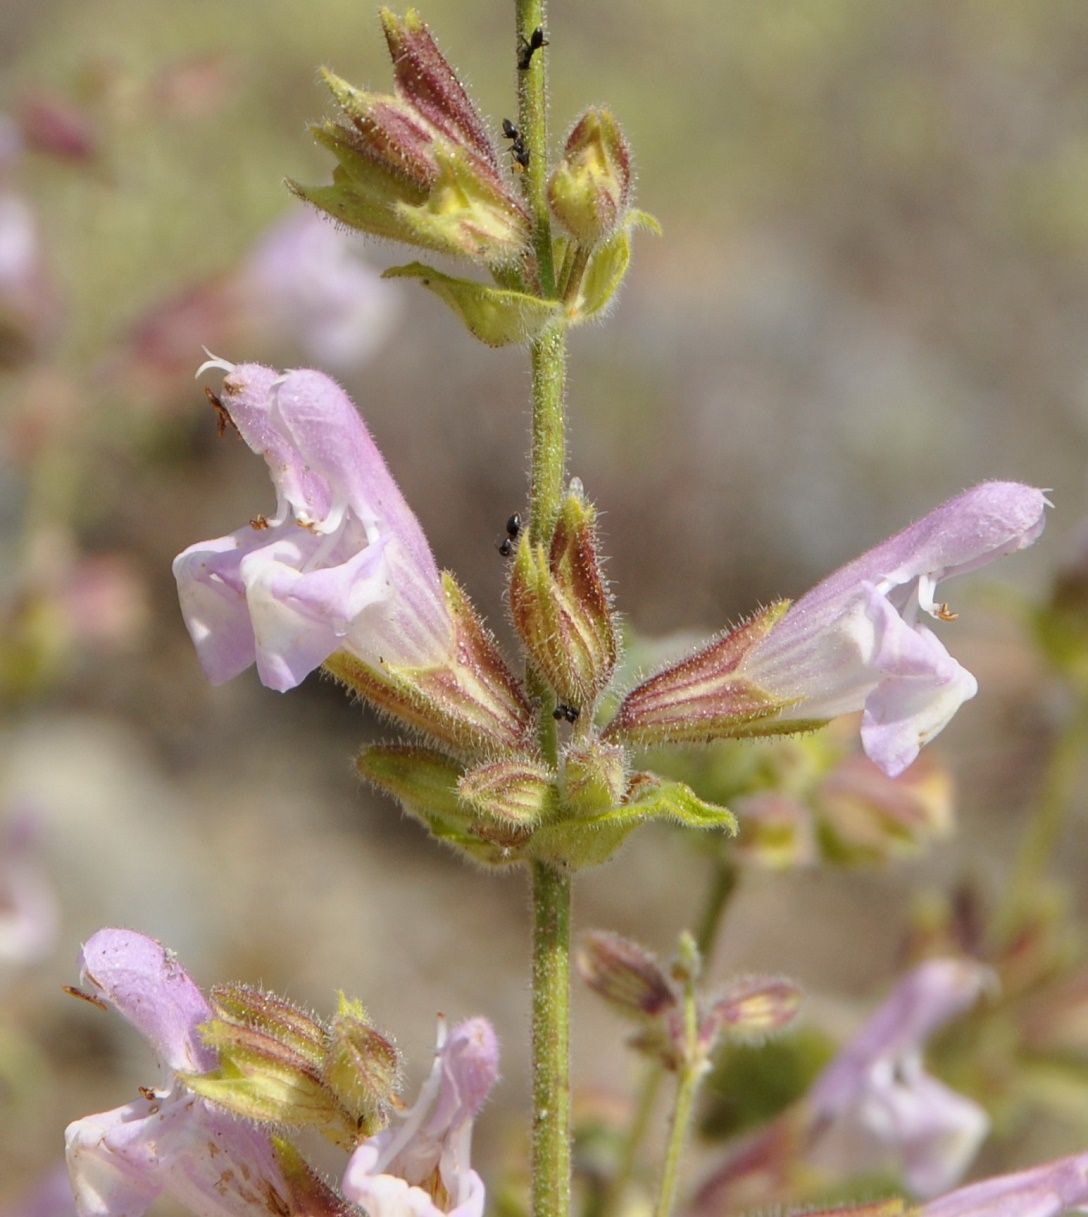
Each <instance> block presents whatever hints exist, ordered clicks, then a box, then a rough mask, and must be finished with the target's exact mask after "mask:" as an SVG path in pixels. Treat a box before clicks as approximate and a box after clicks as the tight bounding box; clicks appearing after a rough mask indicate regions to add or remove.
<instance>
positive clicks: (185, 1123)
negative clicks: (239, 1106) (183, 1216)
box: [65, 930, 296, 1217]
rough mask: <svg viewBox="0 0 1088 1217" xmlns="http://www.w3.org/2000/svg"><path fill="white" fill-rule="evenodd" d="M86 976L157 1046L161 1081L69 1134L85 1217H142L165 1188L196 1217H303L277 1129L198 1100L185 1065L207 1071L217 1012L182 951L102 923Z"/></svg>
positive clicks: (94, 990) (85, 957) (87, 950)
mask: <svg viewBox="0 0 1088 1217" xmlns="http://www.w3.org/2000/svg"><path fill="white" fill-rule="evenodd" d="M81 962H82V976H81V983H82V984H83V985H84V987H85V989H86V990H87V993H88V996H90V997H92V998H94V999H95V1000H98V1001H105V1002H109V1003H111V1004H112V1005H113V1006H114V1007H115V1008H116V1009H117V1011H118V1013H120V1014H121V1015H122V1016H123V1017H124V1018H126V1019H127V1020H128V1021H129V1022H130V1023H131V1024H132V1025H133V1026H134V1027H135V1028H136V1030H137V1031H139V1032H140V1034H141V1035H143V1037H144V1039H145V1040H147V1042H148V1044H149V1045H150V1047H151V1048H152V1050H153V1051H154V1053H155V1055H156V1057H157V1058H158V1060H159V1064H160V1066H161V1069H162V1076H161V1078H160V1080H159V1085H158V1086H157V1087H155V1088H154V1089H152V1088H150V1087H141V1088H140V1097H139V1098H136V1099H134V1100H133V1101H132V1102H131V1103H128V1104H126V1105H125V1106H124V1107H118V1108H116V1109H115V1110H113V1111H107V1112H103V1113H101V1114H100V1115H92V1116H85V1117H84V1118H83V1119H82V1120H77V1121H76V1122H75V1123H74V1124H70V1125H69V1126H68V1129H67V1131H66V1133H65V1144H66V1148H67V1157H68V1171H69V1176H70V1179H71V1183H72V1190H73V1192H74V1194H75V1203H76V1210H77V1212H78V1213H79V1217H141V1215H142V1214H143V1213H144V1212H145V1211H146V1210H147V1208H148V1207H149V1206H150V1204H151V1203H152V1201H154V1200H155V1199H156V1198H157V1197H158V1196H160V1195H167V1196H170V1197H172V1198H173V1199H174V1200H176V1201H177V1202H178V1203H179V1204H180V1205H181V1206H182V1207H183V1208H185V1209H187V1210H188V1211H189V1212H190V1213H193V1214H195V1217H260V1214H262V1213H265V1214H269V1215H270V1217H291V1215H292V1214H293V1213H295V1211H296V1206H295V1205H293V1204H292V1202H291V1190H290V1188H289V1186H288V1184H287V1182H286V1181H285V1179H284V1177H283V1173H282V1171H281V1169H280V1166H279V1163H278V1161H277V1159H276V1156H275V1154H274V1152H273V1149H272V1146H271V1143H270V1142H269V1139H268V1137H267V1136H265V1135H264V1134H263V1133H261V1132H259V1131H258V1130H257V1129H256V1128H254V1127H253V1126H251V1125H249V1124H246V1123H243V1122H242V1121H241V1120H238V1119H236V1118H235V1117H234V1116H232V1115H230V1114H229V1113H227V1112H226V1111H223V1110H222V1109H221V1108H217V1107H214V1106H213V1105H211V1104H210V1103H208V1102H206V1101H205V1100H204V1099H201V1098H198V1097H197V1096H196V1095H195V1094H193V1093H192V1091H190V1090H189V1089H187V1087H186V1086H185V1084H184V1083H183V1082H181V1081H180V1080H179V1079H178V1078H177V1077H176V1076H175V1074H176V1073H193V1074H197V1073H207V1072H209V1071H210V1070H212V1069H214V1068H215V1066H216V1064H217V1058H216V1054H215V1052H214V1051H213V1050H212V1049H211V1048H209V1047H207V1046H206V1045H205V1044H204V1043H203V1042H202V1040H201V1038H200V1034H199V1032H198V1028H199V1027H200V1025H201V1024H202V1023H206V1022H208V1021H209V1020H210V1019H211V1017H212V1011H211V1008H210V1007H209V1005H208V1003H207V1001H205V999H204V996H203V994H202V993H201V992H200V990H199V989H198V988H197V987H196V985H195V984H194V983H193V982H192V980H190V979H189V976H188V975H187V974H186V972H185V970H184V969H183V968H182V967H181V965H180V964H179V963H178V961H177V959H176V958H175V956H174V954H173V953H172V952H171V951H168V950H167V949H166V948H165V947H163V946H162V945H161V944H160V943H158V942H156V941H155V940H154V939H152V938H148V937H146V936H145V935H143V934H137V933H135V932H133V931H131V930H99V931H98V933H97V934H95V935H94V936H93V937H92V938H91V939H90V940H89V941H88V942H87V944H86V945H85V946H84V947H83V952H82V961H81Z"/></svg>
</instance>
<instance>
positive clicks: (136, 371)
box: [109, 208, 401, 399]
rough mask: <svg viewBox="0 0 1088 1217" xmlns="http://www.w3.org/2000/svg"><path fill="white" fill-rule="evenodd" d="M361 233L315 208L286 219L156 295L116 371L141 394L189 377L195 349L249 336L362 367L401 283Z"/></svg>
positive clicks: (309, 356) (283, 351)
mask: <svg viewBox="0 0 1088 1217" xmlns="http://www.w3.org/2000/svg"><path fill="white" fill-rule="evenodd" d="M379 279H380V276H379V274H378V272H377V270H376V269H375V268H374V267H373V266H371V264H370V263H369V262H368V261H367V258H366V255H365V254H364V252H363V247H362V238H361V237H359V236H357V235H356V234H354V233H350V232H344V231H342V230H341V229H338V228H337V227H335V225H333V224H332V223H330V222H329V221H327V220H325V219H323V218H322V217H321V216H320V215H318V214H317V213H316V212H314V211H312V210H310V209H309V208H298V209H297V210H293V211H291V212H290V213H288V214H287V215H286V216H284V217H283V218H282V219H279V220H277V221H276V222H275V223H274V224H273V225H272V226H271V227H270V228H268V229H267V230H266V231H265V232H264V233H263V234H262V235H261V236H260V237H259V238H258V239H257V241H256V243H255V244H254V246H253V248H252V249H251V250H250V251H249V252H248V253H247V254H246V255H245V257H244V258H243V259H242V260H241V262H240V263H238V265H236V266H235V267H233V268H230V269H228V270H225V271H222V272H220V273H219V274H216V275H212V276H210V277H209V278H206V279H203V280H200V281H199V282H197V283H192V284H190V285H189V286H187V287H185V288H183V289H182V290H181V291H179V292H177V293H175V294H174V295H173V296H170V297H168V298H167V299H165V300H162V301H160V302H159V303H157V304H155V305H153V306H152V307H151V308H150V309H149V310H148V311H147V312H146V313H145V314H143V316H141V317H140V318H139V319H138V320H137V321H136V323H135V324H134V325H133V326H132V328H131V329H130V330H129V332H128V334H127V335H126V336H125V338H124V341H123V344H122V346H121V348H120V349H119V350H117V351H115V352H113V353H112V354H111V355H110V357H109V365H110V366H109V377H110V378H111V379H113V380H117V381H120V382H121V383H122V384H123V385H124V387H125V389H126V391H128V392H130V393H133V394H138V395H139V396H140V397H141V399H146V398H147V397H148V396H150V397H152V398H153V399H166V398H172V397H174V396H176V395H177V394H178V390H179V386H181V385H182V384H185V385H188V383H189V372H190V369H191V367H192V358H193V351H194V350H197V349H199V348H200V346H201V345H204V346H206V347H209V348H211V349H213V350H224V349H226V348H228V347H236V346H246V347H250V348H255V349H256V350H257V351H264V352H267V353H268V354H269V355H270V356H272V355H275V356H276V357H277V361H279V360H284V361H286V360H287V359H290V358H294V357H296V356H297V357H299V358H300V359H302V360H305V361H312V362H313V363H316V364H319V365H320V366H322V367H327V368H329V369H331V370H332V371H333V372H334V373H336V374H337V375H344V376H346V375H349V374H351V373H353V372H356V371H358V369H359V368H360V367H362V366H363V365H364V364H365V363H366V362H367V361H368V360H369V359H370V357H371V356H372V355H373V354H374V352H375V350H377V349H378V348H379V347H380V346H381V344H382V343H383V342H385V341H386V340H387V338H388V337H389V334H390V332H391V331H392V329H393V327H394V326H395V324H396V322H397V319H398V317H399V315H400V301H401V293H400V291H399V289H398V288H397V286H396V285H395V284H392V283H384V284H383V283H380V282H379Z"/></svg>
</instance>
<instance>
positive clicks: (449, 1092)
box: [343, 1018, 499, 1217]
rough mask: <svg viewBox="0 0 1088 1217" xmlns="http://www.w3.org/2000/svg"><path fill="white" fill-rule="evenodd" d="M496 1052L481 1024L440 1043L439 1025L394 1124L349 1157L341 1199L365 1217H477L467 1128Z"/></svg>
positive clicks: (494, 1073) (464, 1026)
mask: <svg viewBox="0 0 1088 1217" xmlns="http://www.w3.org/2000/svg"><path fill="white" fill-rule="evenodd" d="M498 1070H499V1045H498V1040H497V1039H496V1037H495V1032H494V1030H493V1028H492V1026H491V1024H490V1023H489V1022H488V1021H487V1020H486V1019H484V1018H472V1019H468V1020H467V1021H466V1022H463V1023H459V1024H458V1025H457V1026H456V1027H454V1028H453V1030H452V1031H451V1032H450V1033H449V1035H448V1036H447V1034H446V1027H445V1022H444V1021H440V1022H439V1032H438V1049H437V1051H436V1053H435V1059H434V1067H433V1068H432V1070H431V1073H430V1076H429V1077H428V1079H427V1081H426V1082H425V1083H424V1084H423V1089H422V1090H421V1091H420V1095H419V1098H418V1099H417V1100H416V1103H415V1105H414V1106H413V1107H412V1108H411V1109H410V1110H409V1111H407V1112H405V1113H404V1115H403V1116H402V1117H401V1122H400V1123H399V1124H395V1125H393V1126H392V1127H390V1128H387V1129H386V1130H385V1131H384V1132H380V1133H378V1134H377V1136H374V1137H371V1138H370V1139H369V1140H367V1141H365V1142H364V1143H363V1144H362V1145H360V1146H359V1148H358V1149H357V1150H356V1151H355V1153H354V1154H352V1157H351V1161H350V1162H349V1163H348V1168H347V1172H346V1173H345V1175H344V1183H343V1192H344V1195H345V1196H347V1198H348V1199H349V1200H352V1201H354V1202H355V1203H356V1204H361V1205H362V1206H363V1207H364V1208H365V1209H366V1211H367V1213H368V1214H369V1215H370V1217H409V1215H410V1217H482V1214H483V1211H484V1184H483V1180H482V1179H481V1178H480V1176H479V1175H478V1174H477V1173H476V1171H474V1170H473V1169H472V1167H471V1164H470V1155H471V1148H472V1122H473V1120H474V1119H475V1117H476V1114H477V1112H479V1110H480V1108H481V1107H482V1106H483V1103H484V1100H485V1099H486V1098H487V1095H488V1092H489V1091H490V1090H491V1087H492V1086H493V1085H494V1084H495V1080H496V1078H497V1077H498Z"/></svg>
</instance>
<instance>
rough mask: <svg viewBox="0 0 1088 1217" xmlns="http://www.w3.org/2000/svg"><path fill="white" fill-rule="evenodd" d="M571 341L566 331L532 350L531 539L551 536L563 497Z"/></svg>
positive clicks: (546, 338)
mask: <svg viewBox="0 0 1088 1217" xmlns="http://www.w3.org/2000/svg"><path fill="white" fill-rule="evenodd" d="M566 356H567V339H566V334H565V332H564V331H563V330H562V329H558V330H553V331H551V332H550V333H548V334H545V335H544V336H543V337H542V338H538V339H537V340H536V341H535V342H534V343H533V344H532V347H531V348H530V357H531V360H532V376H533V439H532V457H531V474H530V478H531V486H530V490H529V536H530V538H531V539H532V540H534V541H543V540H544V538H545V537H548V536H550V535H551V531H552V528H553V527H554V525H555V521H556V518H557V517H558V515H559V504H560V500H561V497H562V493H563V472H564V468H565V465H566V427H565V420H564V418H563V383H564V380H565V378H566Z"/></svg>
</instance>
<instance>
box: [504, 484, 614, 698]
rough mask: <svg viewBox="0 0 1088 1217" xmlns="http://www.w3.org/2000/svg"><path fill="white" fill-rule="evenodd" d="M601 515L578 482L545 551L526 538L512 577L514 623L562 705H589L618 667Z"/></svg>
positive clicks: (563, 507) (573, 486)
mask: <svg viewBox="0 0 1088 1217" xmlns="http://www.w3.org/2000/svg"><path fill="white" fill-rule="evenodd" d="M596 515H597V513H596V511H595V510H594V508H593V505H592V504H591V503H588V502H586V500H585V498H584V496H583V493H582V486H581V483H580V482H579V481H577V479H575V480H574V481H572V482H571V486H570V491H569V493H568V495H567V497H566V499H565V500H564V502H563V505H562V507H561V508H560V512H559V519H558V521H557V523H556V526H555V532H554V533H553V534H552V539H551V544H550V546H549V547H548V549H547V550H545V548H544V546H543V545H540V544H536V543H534V542H533V541H531V540H530V538H529V537H528V536H527V535H523V537H522V540H521V542H520V543H519V545H518V552H517V557H516V558H515V560H514V565H513V570H512V572H511V577H510V610H511V613H512V615H513V618H514V625H515V628H516V629H517V631H518V634H519V635H520V636H521V639H522V641H523V642H524V643H525V646H526V648H527V649H528V651H529V654H530V656H531V657H532V660H533V663H534V664H535V665H536V667H537V668H538V670H539V671H540V673H541V674H542V675H543V676H544V678H545V680H547V681H548V683H549V684H550V685H551V687H552V688H553V689H554V690H555V693H556V696H557V697H558V699H559V701H560V703H561V704H563V705H564V706H568V707H571V708H572V709H574V710H577V711H579V712H580V713H585V712H586V711H587V710H589V709H591V708H592V705H593V703H594V702H595V701H596V699H597V695H598V694H599V693H600V692H601V690H602V689H603V688H604V687H605V686H606V685H607V684H608V681H609V680H610V679H611V676H612V672H613V670H614V668H615V666H616V650H617V648H616V631H615V626H614V622H613V617H612V606H611V598H610V596H609V593H608V585H607V583H606V582H605V579H604V573H603V571H602V569H601V561H600V557H599V555H598V552H597V538H596V530H595V521H596Z"/></svg>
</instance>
